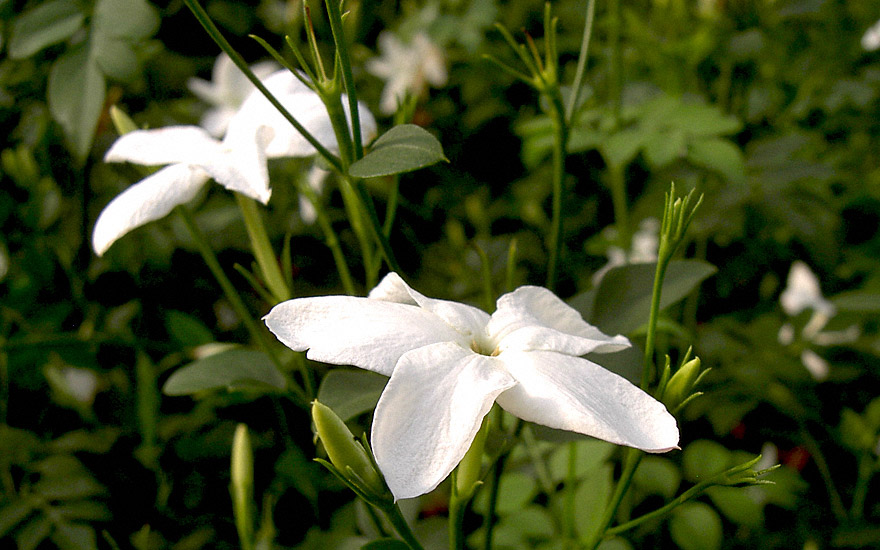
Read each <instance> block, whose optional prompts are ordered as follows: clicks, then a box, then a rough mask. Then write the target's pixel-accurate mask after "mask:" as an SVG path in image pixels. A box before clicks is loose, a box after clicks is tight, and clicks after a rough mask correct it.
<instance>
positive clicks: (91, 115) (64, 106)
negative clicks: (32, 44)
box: [48, 44, 106, 160]
mask: <svg viewBox="0 0 880 550" xmlns="http://www.w3.org/2000/svg"><path fill="white" fill-rule="evenodd" d="M105 88H106V85H105V82H104V75H103V74H101V70H100V69H99V67H98V64H97V62H96V61H95V59H94V58H93V56H92V55H91V53H90V45H89V44H82V45H80V46H77V47H76V48H73V49H71V50H69V51H68V52H66V53H65V54H64V55H62V56H61V57H60V58H59V59H58V60H57V61H56V62H55V63H54V64H53V65H52V69H51V71H50V72H49V90H48V99H49V109H50V111H51V112H52V117H53V118H54V119H55V120H57V121H58V122H59V123H60V124H61V126H62V127H63V128H64V132H65V134H66V135H67V139H68V140H69V141H70V144H71V150H72V151H73V153H74V154H75V155H76V157H77V158H79V159H80V160H82V159H85V157H86V155H87V154H88V152H89V149H90V148H91V146H92V139H93V138H94V136H95V128H96V126H97V124H98V118H99V117H100V116H101V109H102V108H103V107H104V94H105V92H106V89H105Z"/></svg>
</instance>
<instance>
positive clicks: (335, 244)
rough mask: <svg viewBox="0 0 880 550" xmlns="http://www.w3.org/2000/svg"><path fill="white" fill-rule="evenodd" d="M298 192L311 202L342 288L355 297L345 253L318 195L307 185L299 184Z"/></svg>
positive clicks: (355, 292)
mask: <svg viewBox="0 0 880 550" xmlns="http://www.w3.org/2000/svg"><path fill="white" fill-rule="evenodd" d="M299 191H300V193H302V194H303V195H305V196H306V199H307V200H308V201H309V202H311V203H312V206H314V208H315V215H316V217H317V221H318V225H319V226H320V227H321V231H322V232H323V233H324V240H325V244H326V245H327V248H329V249H330V254H332V255H333V261H334V263H335V264H336V271H337V272H338V273H339V278H340V280H341V281H342V288H344V289H345V293H346V294H348V295H350V296H354V295H356V294H357V291H356V290H355V286H354V281H353V280H352V278H351V271H349V269H348V262H347V261H346V259H345V253H344V252H343V251H342V246H341V245H340V244H339V237H337V235H336V231H334V230H333V224H331V223H330V220H329V219H327V214H326V213H325V212H324V208H323V207H322V206H321V204H320V202H319V200H318V194H317V193H315V191H314V189H312V188H311V187H309V185H308V183H301V184H300V186H299Z"/></svg>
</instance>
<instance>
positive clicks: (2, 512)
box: [0, 498, 34, 539]
mask: <svg viewBox="0 0 880 550" xmlns="http://www.w3.org/2000/svg"><path fill="white" fill-rule="evenodd" d="M33 511H34V508H33V506H32V505H31V503H30V502H29V501H28V500H27V499H24V498H16V499H14V500H12V501H11V502H10V503H9V504H7V505H5V506H0V539H2V538H3V537H4V536H6V534H7V533H9V531H10V530H12V529H13V528H14V527H15V526H16V525H18V524H19V523H21V522H22V521H24V519H25V518H26V517H28V516H29V515H31V513H32V512H33Z"/></svg>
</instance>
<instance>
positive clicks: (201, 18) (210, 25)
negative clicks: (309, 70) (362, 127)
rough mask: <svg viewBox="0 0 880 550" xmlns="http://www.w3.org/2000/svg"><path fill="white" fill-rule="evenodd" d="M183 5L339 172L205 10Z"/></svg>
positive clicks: (193, 0)
mask: <svg viewBox="0 0 880 550" xmlns="http://www.w3.org/2000/svg"><path fill="white" fill-rule="evenodd" d="M183 3H184V4H186V6H187V7H188V8H189V9H190V11H192V12H193V15H195V17H196V19H197V20H198V22H199V23H200V24H201V25H202V27H203V28H204V29H205V31H207V33H208V35H209V36H210V37H211V38H212V39H213V40H214V42H216V43H217V45H218V46H220V49H221V50H223V51H224V52H226V54H227V55H228V56H229V58H230V59H232V61H233V63H235V65H236V66H237V67H238V68H239V69H241V71H242V72H243V73H244V74H245V76H247V78H248V80H250V81H251V83H252V84H253V85H254V86H255V87H256V88H257V89H258V90H260V93H262V94H263V95H264V96H265V97H266V99H267V100H268V101H269V103H271V104H272V106H273V107H275V108H276V109H278V112H279V113H281V116H283V117H284V118H285V119H287V121H288V122H290V124H291V125H293V127H294V128H296V130H297V131H298V132H299V133H300V134H302V136H303V138H305V140H306V141H308V142H309V143H310V144H311V145H312V147H314V148H315V150H316V151H317V152H318V154H319V155H321V156H322V157H323V158H324V160H326V161H327V163H329V164H330V165H331V166H333V167H334V168H336V169H337V170H341V166H340V163H339V158H338V157H337V156H336V155H334V154H333V153H331V152H330V151H329V150H328V149H327V148H326V147H324V146H323V145H322V144H321V142H319V141H318V140H317V139H316V138H315V137H314V136H313V135H312V134H311V133H310V132H309V131H308V130H306V128H305V126H303V125H302V124H300V123H299V121H298V120H296V118H294V116H293V115H292V114H290V111H288V110H287V108H285V107H284V105H282V104H281V102H280V101H278V99H277V98H276V97H275V96H274V95H272V92H270V91H269V90H268V89H267V88H266V86H264V85H263V83H262V82H260V79H259V78H257V76H256V75H255V74H254V72H253V71H251V69H250V67H248V65H247V63H246V62H245V60H244V59H243V58H242V57H241V56H240V55H239V54H238V52H237V51H235V49H234V48H233V47H232V45H231V44H230V43H229V42H228V41H227V40H226V38H225V37H224V36H223V34H222V33H221V32H220V29H218V28H217V26H216V25H214V22H213V21H211V17H210V16H209V15H208V12H206V11H205V9H204V8H203V7H202V6H201V5H200V4H199V3H198V1H197V0H183Z"/></svg>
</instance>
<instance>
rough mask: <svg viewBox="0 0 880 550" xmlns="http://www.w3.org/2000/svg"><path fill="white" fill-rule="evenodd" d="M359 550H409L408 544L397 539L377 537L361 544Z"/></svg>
mask: <svg viewBox="0 0 880 550" xmlns="http://www.w3.org/2000/svg"><path fill="white" fill-rule="evenodd" d="M361 550H410V549H409V545H408V544H407V543H405V542H403V541H402V540H398V539H391V538H385V539H378V540H374V541H372V542H368V543H367V544H365V545H363V546H361Z"/></svg>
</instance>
